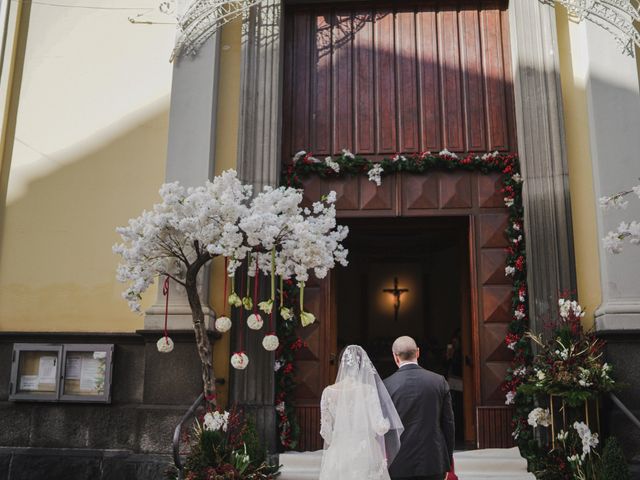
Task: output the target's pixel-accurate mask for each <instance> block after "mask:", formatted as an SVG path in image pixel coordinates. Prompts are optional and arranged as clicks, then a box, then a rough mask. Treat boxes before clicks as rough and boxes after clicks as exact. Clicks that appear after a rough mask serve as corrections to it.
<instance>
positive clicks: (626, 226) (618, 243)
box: [600, 185, 640, 254]
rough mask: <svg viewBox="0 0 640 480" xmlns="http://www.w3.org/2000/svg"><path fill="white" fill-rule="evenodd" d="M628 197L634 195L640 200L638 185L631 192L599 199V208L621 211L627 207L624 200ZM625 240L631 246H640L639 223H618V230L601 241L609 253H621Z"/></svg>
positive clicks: (635, 221) (626, 202)
mask: <svg viewBox="0 0 640 480" xmlns="http://www.w3.org/2000/svg"><path fill="white" fill-rule="evenodd" d="M629 195H636V196H637V197H638V198H640V185H636V186H635V187H633V188H632V189H631V190H625V191H622V192H618V193H616V194H615V195H611V196H606V197H601V198H600V206H601V207H602V208H603V209H605V210H608V209H621V210H624V209H625V208H627V205H629V201H628V200H626V198H627V197H628V196H629ZM625 240H627V241H629V243H630V244H631V245H640V222H638V221H637V220H631V221H629V222H624V221H623V222H620V225H618V229H617V230H615V231H611V232H609V233H608V234H607V236H606V237H604V238H603V239H602V241H603V244H604V248H605V249H606V250H607V251H609V252H610V253H614V254H617V253H621V252H622V250H623V245H624V242H625Z"/></svg>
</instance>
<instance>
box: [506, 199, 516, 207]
mask: <svg viewBox="0 0 640 480" xmlns="http://www.w3.org/2000/svg"><path fill="white" fill-rule="evenodd" d="M503 200H504V204H505V206H506V207H513V204H514V203H515V200H514V199H513V198H511V197H504V198H503Z"/></svg>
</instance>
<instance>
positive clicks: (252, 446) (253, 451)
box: [242, 417, 267, 465]
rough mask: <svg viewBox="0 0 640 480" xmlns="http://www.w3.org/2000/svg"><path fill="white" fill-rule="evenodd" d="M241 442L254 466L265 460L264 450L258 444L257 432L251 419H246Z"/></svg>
mask: <svg viewBox="0 0 640 480" xmlns="http://www.w3.org/2000/svg"><path fill="white" fill-rule="evenodd" d="M242 440H243V442H244V445H245V449H246V453H247V455H249V457H250V458H251V462H252V463H254V464H258V465H259V464H261V463H262V462H264V461H265V459H266V456H267V455H266V454H267V452H266V450H265V448H264V447H263V446H262V444H261V443H260V438H259V437H258V431H257V430H256V426H255V421H254V419H253V418H252V417H249V418H247V420H246V424H245V429H244V433H243V435H242Z"/></svg>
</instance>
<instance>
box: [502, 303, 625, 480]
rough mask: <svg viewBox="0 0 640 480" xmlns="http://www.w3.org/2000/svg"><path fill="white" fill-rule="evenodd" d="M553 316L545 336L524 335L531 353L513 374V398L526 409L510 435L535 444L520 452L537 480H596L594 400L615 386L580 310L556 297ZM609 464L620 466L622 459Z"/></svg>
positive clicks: (599, 461)
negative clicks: (517, 380)
mask: <svg viewBox="0 0 640 480" xmlns="http://www.w3.org/2000/svg"><path fill="white" fill-rule="evenodd" d="M559 312H560V319H559V321H558V322H557V323H554V324H553V325H549V326H548V327H549V328H548V331H547V332H545V333H543V334H539V335H536V334H533V333H531V332H529V333H527V334H526V337H527V338H529V339H530V340H531V341H532V342H533V344H534V345H535V347H536V349H535V350H536V353H535V355H534V356H533V359H532V361H531V363H530V365H527V366H523V367H520V368H521V371H519V372H517V374H518V375H519V377H520V384H519V386H518V388H517V391H516V397H515V398H516V403H517V404H518V403H519V404H520V405H526V404H528V405H529V406H530V411H529V414H528V416H527V418H526V424H525V423H524V422H522V423H520V424H518V425H517V426H516V431H515V432H514V436H515V437H516V438H517V437H518V436H520V435H522V434H523V433H524V431H525V430H528V432H526V435H522V436H523V437H526V438H534V439H535V440H536V442H528V443H527V444H526V446H525V451H524V452H523V454H524V455H525V457H527V459H528V460H529V462H530V465H529V466H530V469H531V470H532V471H534V473H535V474H536V477H537V478H539V479H550V480H551V479H554V480H560V479H567V480H569V479H571V480H574V479H576V480H596V479H597V480H600V479H603V478H606V477H603V476H602V472H604V471H605V470H606V468H607V465H606V464H605V462H603V457H602V456H601V454H600V447H601V441H600V436H599V435H600V434H599V429H600V422H599V411H598V410H599V399H600V397H601V395H602V394H603V393H606V392H610V391H612V390H613V389H614V388H615V387H616V384H615V382H614V380H613V378H612V376H611V374H612V370H613V369H612V367H611V365H609V364H608V363H607V362H605V360H604V346H605V343H604V341H603V340H601V339H598V338H596V337H595V335H594V334H593V333H592V332H585V331H584V329H583V327H582V323H581V319H582V317H583V316H584V314H585V312H584V310H583V308H582V307H581V306H580V305H579V304H578V303H577V302H576V301H574V300H570V299H565V298H562V299H560V300H559ZM521 449H522V444H521ZM607 458H608V457H607ZM615 462H622V463H623V464H624V458H623V457H617V458H616V459H615Z"/></svg>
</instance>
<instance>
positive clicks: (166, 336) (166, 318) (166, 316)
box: [162, 275, 170, 345]
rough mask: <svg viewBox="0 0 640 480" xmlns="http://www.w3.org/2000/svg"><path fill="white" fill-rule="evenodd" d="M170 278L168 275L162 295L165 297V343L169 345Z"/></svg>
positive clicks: (163, 285)
mask: <svg viewBox="0 0 640 480" xmlns="http://www.w3.org/2000/svg"><path fill="white" fill-rule="evenodd" d="M169 280H170V279H169V276H168V275H167V276H166V277H165V279H164V283H163V284H162V295H164V341H165V343H166V344H167V345H169V331H168V328H167V323H168V318H169Z"/></svg>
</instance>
